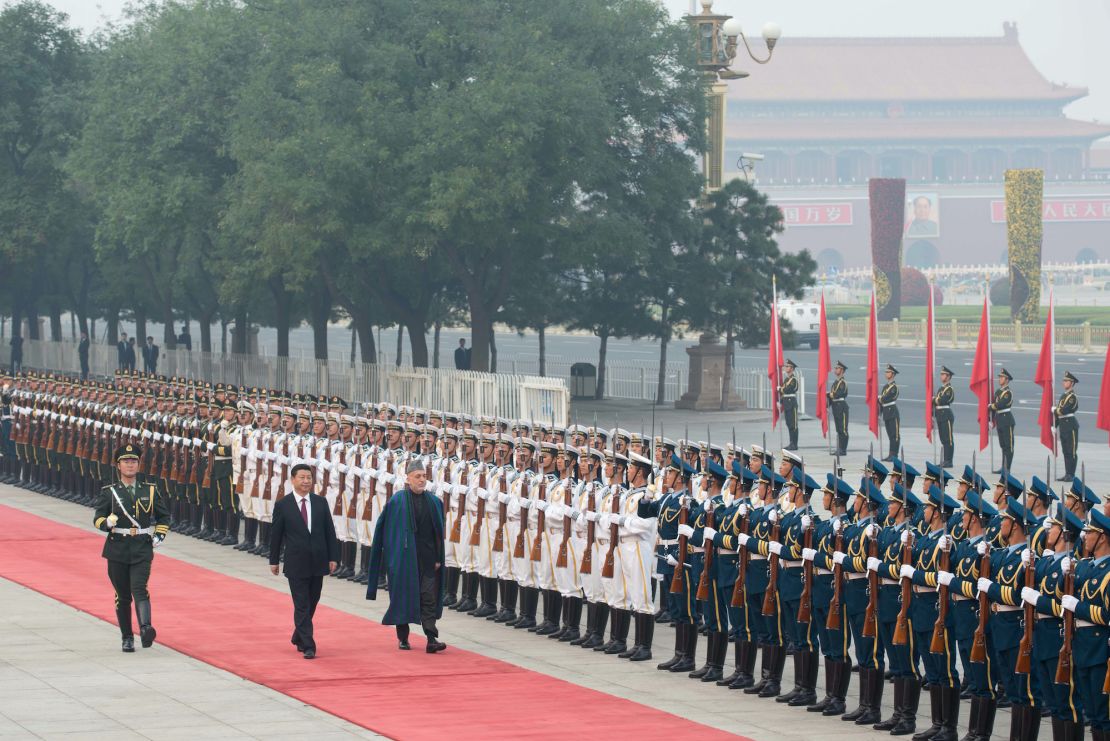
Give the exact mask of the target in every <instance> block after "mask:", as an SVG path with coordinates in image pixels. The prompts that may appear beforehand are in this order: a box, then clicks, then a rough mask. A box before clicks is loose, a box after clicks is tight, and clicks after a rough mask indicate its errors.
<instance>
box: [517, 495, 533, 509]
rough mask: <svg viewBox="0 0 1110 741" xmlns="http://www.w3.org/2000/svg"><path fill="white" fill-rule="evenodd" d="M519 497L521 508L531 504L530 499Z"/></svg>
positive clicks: (526, 507)
mask: <svg viewBox="0 0 1110 741" xmlns="http://www.w3.org/2000/svg"><path fill="white" fill-rule="evenodd" d="M519 499H520V502H519V504H520V508H521V509H528V508H529V507H531V506H532V500H531V499H525V498H524V497H519Z"/></svg>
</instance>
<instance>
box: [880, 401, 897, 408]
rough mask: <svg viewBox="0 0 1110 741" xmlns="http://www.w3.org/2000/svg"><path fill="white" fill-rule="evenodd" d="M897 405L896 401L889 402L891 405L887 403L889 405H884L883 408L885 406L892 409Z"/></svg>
mask: <svg viewBox="0 0 1110 741" xmlns="http://www.w3.org/2000/svg"><path fill="white" fill-rule="evenodd" d="M897 403H898V402H896V401H892V402H889V403H887V404H883V406H884V407H892V406H894V405H895V404H897Z"/></svg>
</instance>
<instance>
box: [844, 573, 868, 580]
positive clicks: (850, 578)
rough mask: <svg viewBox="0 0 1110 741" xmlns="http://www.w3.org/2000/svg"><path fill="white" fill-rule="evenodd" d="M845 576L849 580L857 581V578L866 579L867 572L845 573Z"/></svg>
mask: <svg viewBox="0 0 1110 741" xmlns="http://www.w3.org/2000/svg"><path fill="white" fill-rule="evenodd" d="M844 578H845V579H847V580H848V581H856V580H857V579H866V578H867V574H855V573H852V574H845V575H844Z"/></svg>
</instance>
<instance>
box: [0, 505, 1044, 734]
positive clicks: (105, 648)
mask: <svg viewBox="0 0 1110 741" xmlns="http://www.w3.org/2000/svg"><path fill="white" fill-rule="evenodd" d="M0 502H2V503H4V504H7V505H9V506H13V507H17V508H19V509H22V510H24V511H27V512H30V513H33V514H36V515H40V516H43V517H47V518H49V519H53V520H56V521H59V522H64V523H67V524H71V525H76V526H80V527H85V526H89V527H91V525H89V519H90V511H89V510H88V509H85V508H83V507H80V506H78V505H74V504H70V503H68V502H62V501H58V500H56V499H51V498H49V497H45V496H42V495H39V494H33V493H30V492H27V491H25V490H23V489H19V488H14V487H10V486H3V485H0ZM160 552H161V553H163V554H166V555H170V556H173V557H174V558H179V559H182V560H184V561H188V562H189V563H193V564H196V565H198V566H203V567H206V568H210V569H213V570H215V571H219V572H221V573H225V574H228V575H231V576H235V577H238V578H241V579H246V580H247V581H250V582H253V583H256V584H260V585H263V586H266V587H268V588H272V589H275V590H279V591H282V592H284V591H285V582H284V580H283V579H281V578H280V577H275V576H272V575H271V574H270V573H269V570H268V569H267V567H266V564H265V562H264V561H263V560H262V559H261V558H258V557H257V556H247V555H244V554H242V553H239V552H236V551H234V550H232V549H230V548H225V547H220V546H215V545H212V544H210V543H202V542H199V541H196V540H193V539H192V538H183V537H180V536H178V535H176V534H173V533H171V534H170V537H169V539H168V540H167V542H166V545H165V546H164V547H163V548H162V549H161V551H160ZM104 586H105V599H111V592H110V590H109V588H108V584H107V581H105V585H104ZM364 594H365V593H364V590H363V588H362V587H360V586H358V585H355V584H352V583H350V582H346V581H344V582H335V581H328V582H327V583H325V585H324V595H323V601H324V603H325V604H327V605H329V606H330V607H333V608H335V609H339V610H344V611H347V612H351V613H353V614H357V615H360V616H363V617H369V618H370V619H373V620H377V619H380V617H381V615H382V613H383V612H384V611H385V607H386V604H385V602H384V601H383V600H379V601H377V602H367V601H366V600H365V599H364ZM0 600H2V603H3V604H4V605H5V609H4V610H3V611H2V613H0V626H2V628H3V631H4V636H5V641H4V642H3V644H2V645H0V738H9V737H12V738H33V737H36V736H38V737H44V738H55V737H63V738H70V737H71V736H70V735H64V736H63V734H71V733H72V734H73V736H72V737H74V738H112V739H120V738H177V737H184V736H187V737H189V738H190V739H193V738H196V739H203V738H225V737H231V738H241V737H257V738H267V739H269V738H275V737H281V736H282V735H292V734H297V735H305V734H308V733H311V734H312V736H313V739H314V741H318V740H319V739H330V738H333V737H335V738H339V737H341V736H349V737H363V738H367V737H375V736H374V735H373V734H371V733H369V732H366V731H364V730H362V729H360V728H357V727H355V726H353V725H351V724H349V723H346V722H344V721H342V720H340V719H338V718H335V717H333V716H330V715H328V714H326V713H323V712H320V711H318V710H315V709H314V708H311V707H309V706H305V705H303V704H302V703H300V702H298V701H296V700H294V699H292V698H289V697H285V696H283V695H280V694H279V693H276V692H273V691H271V690H269V689H267V688H264V687H261V686H258V685H255V684H252V683H250V682H246V681H244V680H242V679H240V678H238V677H235V676H232V675H230V674H228V673H226V672H223V671H220V670H217V669H214V668H212V667H210V666H208V665H205V664H203V663H201V662H198V661H195V660H193V659H191V658H188V657H186V656H183V655H181V654H178V653H176V652H174V651H171V650H169V649H167V648H165V647H164V646H155V648H154V649H152V650H151V651H147V652H143V650H142V649H139V652H138V653H137V654H136V655H132V656H126V655H124V654H122V653H120V652H119V638H118V635H119V634H118V632H117V630H116V628H115V627H114V626H112V625H109V624H107V623H104V622H102V621H100V620H97V619H95V618H93V617H90V616H88V615H85V614H83V613H79V612H77V611H75V610H73V609H71V608H70V607H68V606H66V605H63V604H61V603H59V602H55V601H53V600H50V599H47V598H45V597H42V596H40V595H38V594H36V593H34V592H31V591H29V590H26V589H24V588H22V587H20V586H18V585H15V584H12V583H10V582H6V581H4V580H2V579H0ZM440 626H441V631H442V635H443V638H444V640H446V641H447V643H448V644H449V645H450V646H451V647H452V648H455V647H457V648H462V649H466V650H468V651H474V652H476V653H480V654H483V655H485V656H490V657H493V658H497V659H501V660H503V661H506V662H509V663H512V664H515V665H518V666H521V667H524V668H527V669H531V670H533V671H537V672H542V673H544V674H548V675H550V676H554V677H559V678H561V679H564V680H566V681H569V682H574V683H576V684H579V685H582V686H585V687H590V688H593V689H596V690H599V691H601V692H607V693H610V694H612V695H616V696H619V697H625V698H628V699H630V700H634V701H636V702H639V703H643V704H645V705H649V706H651V707H654V708H658V709H661V710H665V711H668V712H672V713H675V714H677V715H680V716H683V717H687V718H692V719H695V720H698V721H699V722H702V723H705V724H707V725H711V726H714V727H716V728H720V729H723V730H727V731H731V732H734V733H738V734H743V735H745V736H749V737H751V738H753V739H756V740H757V741H771V740H772V739H798V740H801V739H836V738H843V739H849V738H855V739H858V738H860V737H872V738H876V739H878V738H881V737H885V736H886V734H882V733H879V732H877V731H872V730H871V729H869V728H860V727H858V726H856V725H854V724H850V723H844V722H842V721H840V720H838V719H824V718H820V717H819V716H816V715H815V714H812V713H806V712H804V711H803V710H800V709H796V708H786V707H785V706H782V705H778V704H775V703H773V702H770V701H768V700H759V699H755V698H752V697H750V696H748V695H745V694H743V693H741V692H735V691H728V690H725V689H722V688H719V687H716V686H713V685H706V684H702V683H701V682H696V681H694V680H690V679H687V678H685V676H681V675H675V674H669V673H665V672H659V671H657V670H656V669H655V663H657V662H655V661H653V662H644V663H640V664H632V663H630V662H627V661H621V660H618V659H615V658H613V657H611V656H604V655H602V654H599V653H596V652H593V651H582V650H579V649H575V648H571V647H569V646H567V645H566V644H561V643H558V642H555V641H549V640H545V639H540V638H537V637H535V636H534V635H532V634H530V633H527V632H526V631H516V630H511V629H507V628H504V627H502V626H499V625H495V624H494V623H492V622H488V621H485V620H475V619H474V618H470V617H466V616H462V615H459V614H458V613H455V612H453V611H447V612H446V615H445V617H444V619H443V621H442V622H441V624H440ZM318 640H319V645H320V660H322V661H326V660H327V654H328V653H329V652H332V651H339V650H342V647H341V646H339V645H337V644H336V643H335V642H333V641H332V640H331V639H329V636H327V635H321V636H319V637H318ZM417 640H419V638H418V639H417ZM672 647H673V633H672V632H671V630H670V629H668V628H665V627H660V628H659V630H658V631H657V634H656V640H655V653H656V656H657V660H658V661H661V660H664V659H666V658H668V657H669V656H670V652H671V651H670V650H671V648H672ZM704 649H705V642H704V639H703V640H702V641H701V642H700V643H699V655H700V656H703V655H704ZM448 650H450V649H448ZM729 661H730V662H731V654H730V657H729ZM790 673H791V663H790V662H789V661H788V662H787V668H786V676H785V677H784V684H787V686H788V687H789V686H790V685H789V682H790ZM851 693H852V694H853V695H854V693H855V682H854V681H853V686H852V688H851ZM140 697H141V698H143V700H142V701H143V702H145V703H147V704H146V705H145V706H144V710H143V713H142V715H141V716H139V717H133V718H132V719H130V720H120V719H118V718H117V716H118V715H123V714H124V712H123V711H124V709H126V711H127V712H128V713H130V715H131V716H134V715H135V714H134V712H133V711H134V708H135V705H136V702H137V700H136V698H140ZM891 697H892V693H891V691H890V689H889V688H888V689H887V691H886V692H885V700H886V705H887V708H886V711H885V712H886V714H889V712H890V701H891ZM854 700H855V697H854V696H853V697H850V698H849V702H850V703H851V706H852V707H854V706H855V705H854ZM922 700H923V702H922V707H921V713H923V714H927V713H928V698H927V696H926V697H923V698H922ZM567 712H573V709H568V710H567ZM966 716H967V710H966V709H964V710H963V717H962V718H961V727H962V728H964V729H966V725H967V717H966ZM1009 721H1010V718H1009V713H1008V712H1007V711H1001V712H999V714H998V720H997V724H996V737H1005V735H1006V733H1007V731H1008V729H1009ZM918 724H919V728H923V727H925V726H926V725H927V718H926V717H925V716H924V715H923V716H921V717H919V719H918ZM1044 733H1045V737H1046V738H1047V734H1048V733H1049V730H1048V728H1047V724H1046V727H1045V729H1044Z"/></svg>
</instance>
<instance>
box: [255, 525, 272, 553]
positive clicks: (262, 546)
mask: <svg viewBox="0 0 1110 741" xmlns="http://www.w3.org/2000/svg"><path fill="white" fill-rule="evenodd" d="M258 527H259V531H258V555H259V556H262V557H263V558H269V557H270V531H271V530H272V529H273V525H272V524H271V523H269V522H263V523H262V524H261V525H259V526H258Z"/></svg>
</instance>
